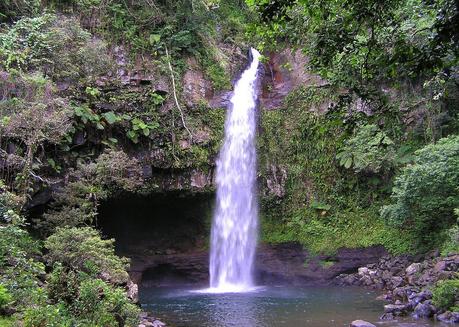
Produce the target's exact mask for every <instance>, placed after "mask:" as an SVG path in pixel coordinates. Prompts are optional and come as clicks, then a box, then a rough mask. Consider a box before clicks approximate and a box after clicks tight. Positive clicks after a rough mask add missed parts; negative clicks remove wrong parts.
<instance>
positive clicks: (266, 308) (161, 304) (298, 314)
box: [140, 287, 440, 327]
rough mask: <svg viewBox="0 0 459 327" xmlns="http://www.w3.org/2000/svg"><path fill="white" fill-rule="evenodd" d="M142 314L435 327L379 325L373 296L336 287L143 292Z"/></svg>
mask: <svg viewBox="0 0 459 327" xmlns="http://www.w3.org/2000/svg"><path fill="white" fill-rule="evenodd" d="M140 296H141V302H142V303H143V306H144V308H145V309H146V310H150V311H152V312H153V314H154V315H156V316H158V317H159V318H161V319H163V320H164V321H165V322H167V323H169V324H170V325H171V326H175V327H233V326H238V327H274V326H276V327H277V326H283V327H301V326H307V327H333V326H343V327H344V326H349V323H350V322H351V321H353V320H355V319H363V320H367V321H370V322H373V323H377V324H378V325H379V324H381V326H385V327H395V326H397V327H402V326H403V327H405V326H410V327H414V326H417V327H421V326H440V325H435V324H434V323H433V322H430V321H412V320H409V319H408V320H404V321H398V322H381V321H379V318H378V317H379V316H380V315H381V313H382V305H383V303H382V302H380V301H376V300H375V298H376V296H377V294H376V293H375V292H372V291H368V290H363V289H355V288H338V287H309V288H289V287H265V288H261V289H257V290H256V291H254V292H250V293H237V294H235V293H225V294H205V293H198V292H191V291H189V290H183V289H176V288H175V289H172V288H144V289H141V292H140Z"/></svg>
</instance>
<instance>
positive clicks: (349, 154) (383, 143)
mask: <svg viewBox="0 0 459 327" xmlns="http://www.w3.org/2000/svg"><path fill="white" fill-rule="evenodd" d="M394 157H395V149H394V142H392V140H391V139H390V138H389V136H387V134H386V133H385V132H383V131H381V130H380V129H379V128H378V127H377V126H376V125H364V126H361V127H359V128H358V130H357V133H356V135H355V136H354V137H352V138H350V139H349V140H347V141H346V142H345V145H344V147H343V148H342V150H341V152H340V153H338V154H337V156H336V158H337V159H338V160H339V162H340V165H341V166H344V167H345V168H351V167H352V169H353V170H354V171H355V172H370V173H379V172H380V171H383V170H386V171H387V170H388V169H390V168H391V167H392V163H393V160H394Z"/></svg>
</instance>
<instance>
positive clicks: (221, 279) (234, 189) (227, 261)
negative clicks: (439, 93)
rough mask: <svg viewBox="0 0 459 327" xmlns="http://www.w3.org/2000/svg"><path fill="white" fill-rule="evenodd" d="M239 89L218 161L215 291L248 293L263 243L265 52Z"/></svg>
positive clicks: (213, 240) (212, 278) (256, 55)
mask: <svg viewBox="0 0 459 327" xmlns="http://www.w3.org/2000/svg"><path fill="white" fill-rule="evenodd" d="M251 54H252V62H251V64H250V66H249V67H248V68H247V69H246V70H245V71H244V73H243V74H242V76H241V78H240V79H239V81H238V82H237V83H236V86H235V88H234V94H233V96H232V98H231V105H230V107H229V108H228V113H227V118H226V123H225V140H224V144H223V147H222V149H221V151H220V156H219V158H218V161H217V206H216V211H215V215H214V219H213V223H212V233H211V254H210V290H213V291H215V292H243V291H247V290H250V289H251V288H252V287H253V278H252V266H253V261H254V257H255V247H256V242H257V223H258V222H257V221H258V206H257V198H256V186H255V179H256V149H255V133H256V126H255V120H256V119H255V109H256V108H255V107H256V99H257V90H256V81H257V71H258V65H259V58H260V54H259V53H258V51H257V50H255V49H251Z"/></svg>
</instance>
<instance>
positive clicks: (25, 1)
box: [0, 0, 41, 22]
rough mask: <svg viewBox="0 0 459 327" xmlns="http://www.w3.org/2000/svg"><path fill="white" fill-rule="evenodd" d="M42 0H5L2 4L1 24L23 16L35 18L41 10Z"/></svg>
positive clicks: (0, 8) (0, 12)
mask: <svg viewBox="0 0 459 327" xmlns="http://www.w3.org/2000/svg"><path fill="white" fill-rule="evenodd" d="M40 2H41V0H4V1H2V2H1V3H0V22H3V21H11V20H13V19H15V18H17V17H21V16H34V15H35V14H36V13H38V11H39V10H40Z"/></svg>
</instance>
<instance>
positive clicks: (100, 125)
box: [96, 123, 104, 130]
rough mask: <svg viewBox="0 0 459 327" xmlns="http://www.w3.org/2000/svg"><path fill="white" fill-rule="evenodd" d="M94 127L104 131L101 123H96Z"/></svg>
mask: <svg viewBox="0 0 459 327" xmlns="http://www.w3.org/2000/svg"><path fill="white" fill-rule="evenodd" d="M96 127H97V129H100V130H102V129H104V125H102V124H101V123H97V124H96Z"/></svg>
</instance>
